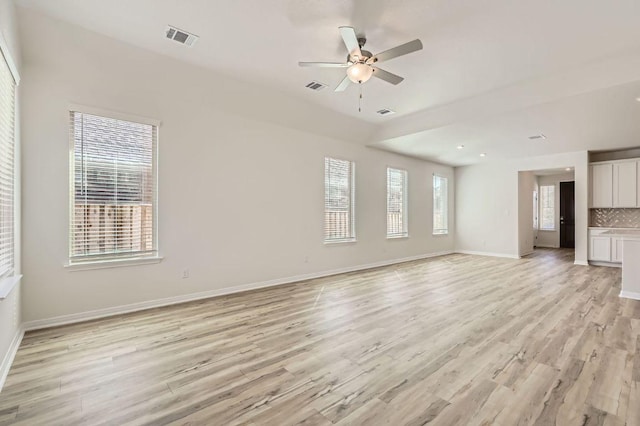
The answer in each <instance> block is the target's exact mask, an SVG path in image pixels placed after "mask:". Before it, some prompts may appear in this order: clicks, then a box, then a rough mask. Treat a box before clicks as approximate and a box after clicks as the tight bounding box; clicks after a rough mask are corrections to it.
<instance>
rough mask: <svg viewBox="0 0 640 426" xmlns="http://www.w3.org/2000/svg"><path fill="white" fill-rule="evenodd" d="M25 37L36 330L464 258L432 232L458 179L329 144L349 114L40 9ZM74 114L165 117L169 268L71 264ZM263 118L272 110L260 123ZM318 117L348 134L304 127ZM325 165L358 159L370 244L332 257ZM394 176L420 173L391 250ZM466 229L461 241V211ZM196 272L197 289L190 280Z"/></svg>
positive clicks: (364, 241) (27, 197)
mask: <svg viewBox="0 0 640 426" xmlns="http://www.w3.org/2000/svg"><path fill="white" fill-rule="evenodd" d="M20 24H21V35H22V37H23V46H24V72H23V86H24V93H23V95H24V96H23V105H24V107H23V111H24V115H23V117H24V123H25V126H24V130H23V141H24V143H23V145H24V151H23V157H24V169H23V176H24V179H23V187H24V194H23V196H24V208H23V210H24V214H23V223H24V237H23V246H24V258H23V266H24V271H25V278H24V288H23V290H24V291H23V293H24V300H25V303H24V315H25V320H26V321H34V320H42V319H50V318H53V317H59V316H67V315H73V314H78V313H82V312H87V311H96V310H105V309H109V308H112V307H118V306H124V305H128V304H136V303H139V302H144V301H149V300H157V299H163V298H172V297H177V296H180V295H187V294H193V293H200V292H209V291H215V290H220V289H224V288H231V287H233V286H241V285H244V284H249V283H255V282H262V281H266V280H277V279H280V278H285V277H294V276H300V275H305V274H312V273H317V272H322V271H330V270H336V269H340V268H351V267H355V266H358V265H366V264H372V263H376V262H385V261H390V260H393V259H401V258H407V257H412V256H421V255H425V254H428V253H436V252H445V251H450V250H452V249H453V242H454V237H453V235H449V236H437V237H434V236H432V235H431V227H432V192H431V191H432V190H431V183H432V181H431V175H432V173H434V172H438V173H441V174H443V175H444V176H447V177H449V178H450V179H451V185H450V187H451V189H450V191H451V192H450V194H449V195H450V200H454V192H453V187H454V181H453V177H454V176H453V169H452V168H450V167H446V166H440V165H436V164H431V163H427V162H424V161H420V160H416V159H411V158H408V157H402V156H398V155H393V154H389V153H386V152H383V151H378V150H375V149H371V148H366V147H364V146H362V145H361V144H359V143H351V142H345V141H344V140H340V139H337V138H333V137H329V136H328V133H329V132H334V133H342V132H344V131H346V130H348V128H349V126H350V125H351V122H345V121H344V120H343V121H340V120H337V121H335V122H334V121H333V117H334V116H333V115H330V114H328V113H326V112H323V111H320V110H316V109H313V108H312V107H311V106H309V105H307V104H303V103H297V104H295V103H294V102H293V101H292V100H290V99H288V98H285V97H281V98H274V97H269V98H266V96H267V94H266V93H265V92H264V91H262V90H261V89H260V88H257V87H250V86H248V85H247V84H244V83H239V82H235V81H232V80H229V79H226V78H224V77H221V76H220V75H217V74H216V73H214V72H212V71H210V70H205V69H200V68H197V67H194V66H191V65H187V64H183V63H180V62H177V61H174V60H172V59H169V58H166V57H164V56H160V55H157V54H154V53H150V52H147V51H144V50H141V49H138V48H135V47H132V46H129V45H126V44H123V43H120V42H117V41H115V40H112V39H109V38H106V37H103V36H100V35H97V34H94V33H91V32H89V31H86V30H84V29H80V28H78V27H73V26H70V25H68V24H64V23H61V22H58V21H54V20H52V19H50V18H46V17H44V16H41V15H39V14H37V13H35V12H32V11H28V10H20ZM296 102H297V101H296ZM70 103H78V104H86V105H90V106H96V107H100V108H104V109H109V110H114V111H119V112H124V113H130V114H135V115H140V116H147V117H151V118H156V119H160V120H162V123H163V124H162V126H161V128H160V138H159V139H160V141H159V146H160V154H159V170H160V174H159V200H160V201H159V244H160V251H161V254H162V255H163V256H164V260H163V261H162V262H161V263H159V264H154V265H145V266H135V267H126V268H113V269H101V270H92V271H75V272H70V271H69V270H67V269H65V268H64V267H63V265H64V264H65V262H66V261H67V229H68V224H67V222H68V146H69V142H68V140H69V137H68V134H69V133H68V132H69V131H68V106H69V104H70ZM294 104H295V105H298V107H297V109H298V111H296V112H295V115H293V116H292V117H291V118H290V120H291V125H290V126H288V125H287V123H289V120H288V119H287V116H286V115H285V116H284V117H283V116H282V114H280V113H279V112H281V111H282V110H287V109H289V108H291V105H294ZM228 105H229V107H227V106H228ZM239 105H246V111H245V110H243V109H242V108H236V107H237V106H239ZM256 105H258V106H264V107H265V108H267V107H268V108H270V110H269V111H265V114H264V115H265V116H264V117H257V116H256V115H255V114H256V108H257V106H256ZM245 113H246V114H245ZM312 119H313V120H318V122H317V123H316V124H315V126H322V127H332V129H325V130H324V131H322V132H305V131H303V130H301V128H302V127H303V125H305V122H304V121H305V120H308V121H311V120H312ZM329 119H330V120H329ZM341 126H342V127H344V128H342V127H341ZM357 126H358V125H357V123H356V124H354V127H353V129H352V130H355V131H358V129H359V128H358V127H357ZM318 133H322V135H321V134H318ZM325 155H329V156H336V157H339V158H345V159H350V160H354V161H355V162H356V172H357V176H356V194H357V195H356V232H357V238H358V242H357V243H355V244H338V245H324V244H323V205H324V204H323V203H324V198H323V197H324V192H323V191H324V182H323V176H324V156H325ZM387 166H395V167H401V168H404V169H407V170H408V171H409V198H410V202H409V204H410V208H409V235H410V237H409V238H406V239H399V240H387V239H386V238H385V232H386V224H385V220H386V219H385V218H386V216H385V206H386V194H385V191H386V181H385V179H386V167H387ZM450 221H451V222H450V224H451V227H452V229H453V224H454V217H453V214H451V215H450ZM185 268H188V269H189V270H190V278H188V279H181V275H182V270H183V269H185Z"/></svg>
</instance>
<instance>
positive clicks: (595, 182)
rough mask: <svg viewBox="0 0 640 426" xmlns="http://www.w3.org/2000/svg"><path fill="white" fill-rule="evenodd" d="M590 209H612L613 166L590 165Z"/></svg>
mask: <svg viewBox="0 0 640 426" xmlns="http://www.w3.org/2000/svg"><path fill="white" fill-rule="evenodd" d="M591 207H613V164H593V165H591Z"/></svg>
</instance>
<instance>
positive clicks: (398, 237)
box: [387, 234, 409, 240]
mask: <svg viewBox="0 0 640 426" xmlns="http://www.w3.org/2000/svg"><path fill="white" fill-rule="evenodd" d="M403 238H409V234H406V235H387V240H401V239H403Z"/></svg>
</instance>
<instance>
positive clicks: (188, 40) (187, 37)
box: [166, 25, 198, 46]
mask: <svg viewBox="0 0 640 426" xmlns="http://www.w3.org/2000/svg"><path fill="white" fill-rule="evenodd" d="M166 35H167V38H168V39H171V40H174V41H177V42H178V43H180V44H184V45H187V46H193V45H194V44H195V43H196V41H198V36H197V35H195V34H191V33H188V32H186V31H182V30H179V29H178V28H176V27H172V26H171V25H169V26H167V30H166Z"/></svg>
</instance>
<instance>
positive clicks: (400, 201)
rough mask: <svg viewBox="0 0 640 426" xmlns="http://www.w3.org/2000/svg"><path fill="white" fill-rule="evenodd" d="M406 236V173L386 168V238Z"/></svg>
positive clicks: (407, 232)
mask: <svg viewBox="0 0 640 426" xmlns="http://www.w3.org/2000/svg"><path fill="white" fill-rule="evenodd" d="M407 235H409V231H408V226H407V171H406V170H399V169H392V168H391V167H388V168H387V238H394V237H406V236H407Z"/></svg>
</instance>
